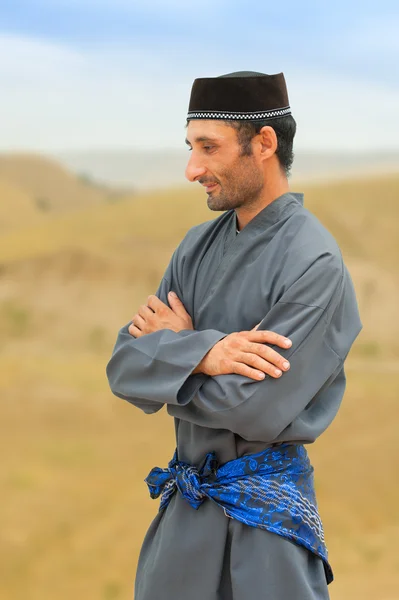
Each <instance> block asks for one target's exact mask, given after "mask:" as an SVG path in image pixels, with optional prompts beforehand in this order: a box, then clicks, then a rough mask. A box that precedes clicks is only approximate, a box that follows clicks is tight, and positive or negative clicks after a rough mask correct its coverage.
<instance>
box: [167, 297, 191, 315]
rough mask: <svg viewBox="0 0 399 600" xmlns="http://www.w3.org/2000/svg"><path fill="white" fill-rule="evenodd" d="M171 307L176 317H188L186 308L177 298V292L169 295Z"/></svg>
mask: <svg viewBox="0 0 399 600" xmlns="http://www.w3.org/2000/svg"><path fill="white" fill-rule="evenodd" d="M168 300H169V306H170V308H171V309H172V310H173V312H174V313H175V314H176V315H186V314H187V311H186V309H185V308H184V305H183V302H182V301H181V300H180V299H179V298H178V297H177V295H176V294H175V292H169V294H168Z"/></svg>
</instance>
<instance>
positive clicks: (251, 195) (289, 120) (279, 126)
mask: <svg viewBox="0 0 399 600" xmlns="http://www.w3.org/2000/svg"><path fill="white" fill-rule="evenodd" d="M223 80H224V81H223ZM234 109H238V110H234ZM244 109H248V110H244ZM295 130H296V124H295V120H294V119H293V117H292V116H291V111H290V108H289V106H288V96H287V92H286V88H285V80H284V76H283V74H282V73H281V74H278V75H264V74H261V73H252V72H249V73H248V72H243V73H231V74H229V75H225V76H222V77H219V78H212V79H197V80H195V82H194V85H193V89H192V93H191V99H190V108H189V113H188V116H187V137H186V143H187V144H188V145H189V146H190V150H191V152H192V154H191V157H190V160H189V162H188V165H187V169H186V177H187V179H189V181H198V182H199V183H201V184H202V185H204V186H205V187H206V191H207V193H208V206H209V208H211V209H212V210H228V209H231V208H239V207H241V206H244V205H245V206H250V205H254V204H256V202H257V200H258V198H259V197H260V195H261V193H262V190H263V189H264V187H265V185H268V184H269V185H270V184H272V183H273V180H275V179H276V177H280V178H281V177H282V176H285V177H287V176H288V175H289V171H290V168H291V165H292V160H293V151H292V147H293V139H294V136H295ZM211 184H216V185H211Z"/></svg>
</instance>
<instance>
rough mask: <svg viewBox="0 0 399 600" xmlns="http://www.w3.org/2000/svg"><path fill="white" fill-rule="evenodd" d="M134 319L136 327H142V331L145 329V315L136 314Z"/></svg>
mask: <svg viewBox="0 0 399 600" xmlns="http://www.w3.org/2000/svg"><path fill="white" fill-rule="evenodd" d="M132 321H133V325H135V327H137V328H138V329H140V331H144V328H145V320H144V319H143V317H141V316H140V315H134V317H133V319H132Z"/></svg>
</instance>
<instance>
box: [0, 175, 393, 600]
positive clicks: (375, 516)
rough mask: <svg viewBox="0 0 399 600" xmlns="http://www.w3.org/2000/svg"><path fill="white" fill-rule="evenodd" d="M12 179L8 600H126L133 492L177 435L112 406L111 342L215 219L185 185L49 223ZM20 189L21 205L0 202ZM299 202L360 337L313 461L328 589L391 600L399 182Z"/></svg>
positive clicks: (316, 193) (310, 192)
mask: <svg viewBox="0 0 399 600" xmlns="http://www.w3.org/2000/svg"><path fill="white" fill-rule="evenodd" d="M7 177H8V179H7V185H4V187H2V186H1V185H0V218H1V215H5V216H7V215H8V221H7V227H6V228H5V229H3V230H1V231H0V361H1V362H0V364H1V367H0V389H1V403H0V451H1V453H2V457H3V459H2V463H1V469H0V494H1V498H2V510H1V512H0V598H1V599H4V600H50V599H51V600H53V599H55V598H57V600H67V599H68V600H70V599H71V598H73V599H76V600H127V599H132V596H133V593H132V587H133V579H134V572H135V566H136V560H137V556H138V552H139V549H140V546H141V542H142V539H143V536H144V534H145V531H146V529H147V527H148V525H149V523H150V521H151V518H152V517H153V515H154V514H155V513H156V511H157V504H158V503H157V502H154V501H151V500H150V499H149V497H148V495H147V491H146V486H145V484H144V482H143V479H144V477H145V476H146V475H147V473H148V471H149V470H150V468H151V467H152V466H154V465H155V464H156V465H159V466H162V465H164V464H165V463H166V462H167V461H168V459H169V458H170V456H171V454H172V451H173V449H174V439H173V424H172V421H171V419H170V417H168V416H167V414H166V413H165V411H161V412H160V413H158V414H157V415H153V416H146V415H144V414H142V413H141V412H140V411H139V410H137V409H135V408H134V407H132V406H131V405H129V404H128V403H126V402H123V401H122V400H119V399H117V398H115V397H113V396H112V394H111V392H110V391H109V390H108V386H107V381H106V377H105V365H106V362H107V360H108V358H109V356H110V353H111V351H112V347H113V344H114V341H115V337H116V333H117V330H118V328H119V327H120V326H121V325H122V324H124V323H125V322H127V321H128V320H129V319H130V317H131V316H132V315H133V314H134V313H135V312H136V309H137V307H138V305H139V304H141V303H142V302H143V301H145V299H146V296H147V295H148V293H152V292H153V291H154V290H155V288H156V287H157V284H158V281H159V279H160V277H161V275H162V272H163V269H164V267H165V265H166V263H167V262H168V259H169V257H170V255H171V253H172V251H173V249H174V247H175V246H176V245H177V243H178V242H179V240H180V239H181V238H182V236H183V235H184V233H185V232H186V231H187V229H188V228H189V227H190V226H191V225H194V224H195V223H198V222H200V221H203V220H206V219H209V218H213V217H214V216H215V215H214V214H212V213H210V212H209V211H208V210H207V208H206V198H205V194H204V192H203V191H201V190H195V189H194V188H193V190H192V192H191V193H188V192H187V191H186V190H175V191H169V192H164V193H157V194H149V193H148V194H145V195H141V196H140V197H139V196H138V197H137V198H131V199H129V198H126V199H124V200H121V201H119V202H112V203H104V202H93V203H90V201H88V202H87V203H85V201H83V200H82V208H81V209H80V210H77V209H76V210H74V211H73V212H67V211H64V212H62V213H60V214H51V215H47V216H46V217H45V218H42V216H41V215H37V214H36V212H35V211H36V210H37V208H36V209H32V203H31V204H29V198H31V199H33V198H34V191H32V190H30V189H28V187H27V188H26V189H24V191H21V189H20V185H19V183H18V182H17V181H15V182H14V181H13V180H12V177H11V176H10V174H8V175H7ZM0 178H1V172H0ZM4 181H6V179H4ZM14 184H15V185H14ZM7 186H8V188H7ZM12 186H14V187H13V189H16V188H18V189H19V190H20V191H19V195H17V194H15V196H14V195H12V194H11V192H10V193H9V192H8V191H7V189H11V187H12ZM298 191H305V194H306V195H305V198H306V205H307V206H308V208H310V209H311V210H312V211H313V212H315V213H316V214H317V215H318V216H319V218H320V219H321V220H322V221H323V222H324V223H325V224H326V226H327V227H328V228H329V229H330V230H331V231H332V232H333V233H334V235H335V236H336V238H337V239H338V241H339V243H340V245H341V247H342V250H343V252H344V255H345V258H346V260H347V263H348V265H349V267H350V270H351V272H352V275H353V278H354V281H355V286H356V289H357V292H358V296H359V303H360V307H361V312H362V317H363V322H364V330H363V332H362V334H361V336H360V337H359V340H358V342H357V344H356V346H355V348H354V349H353V352H352V355H351V357H350V359H349V360H348V363H347V365H348V367H347V374H348V388H347V393H346V396H345V399H344V402H343V405H342V409H341V411H340V413H339V415H338V417H337V418H336V420H335V422H334V423H333V425H332V426H331V427H330V429H329V430H328V431H327V432H326V433H325V434H324V435H323V436H322V437H321V438H320V439H319V440H318V441H317V442H316V444H314V446H313V447H311V448H310V453H311V457H312V459H313V463H314V465H315V471H316V483H317V492H318V499H319V506H320V511H321V514H322V517H323V520H324V525H325V530H326V536H327V541H328V545H329V550H330V557H331V561H332V564H333V567H334V570H335V576H336V581H335V582H334V583H333V584H332V586H331V588H330V593H331V598H332V600H357V599H359V600H395V599H397V598H398V597H399V593H398V587H399V576H398V572H399V558H398V555H397V553H396V552H395V550H394V548H395V543H394V542H395V540H396V536H397V535H398V532H399V516H398V511H397V506H398V503H399V485H398V482H397V476H396V475H397V472H398V466H399V465H398V446H399V444H398V441H397V422H398V416H399V410H398V406H397V399H398V396H399V367H398V357H399V341H398V339H399V320H398V318H397V304H398V285H399V278H398V272H397V257H398V255H399V235H398V234H399V227H398V218H399V206H398V194H399V177H398V176H392V177H388V176H385V177H382V178H380V179H378V178H370V179H366V178H364V179H359V180H356V181H355V180H353V181H346V182H340V183H331V184H329V185H327V184H318V185H312V186H308V187H305V189H304V186H301V189H300V190H298ZM14 197H15V198H17V200H15V204H13V203H12V202H11V198H14ZM26 211H28V212H29V211H30V212H31V213H32V214H31V215H30V216H29V220H28V219H25V216H26ZM11 215H12V218H11ZM18 217H20V218H18ZM154 600H157V599H154ZM159 600H162V599H161V598H160V599H159ZM204 600H206V599H204ZM248 600H250V598H249V599H248ZM287 600H288V599H287Z"/></svg>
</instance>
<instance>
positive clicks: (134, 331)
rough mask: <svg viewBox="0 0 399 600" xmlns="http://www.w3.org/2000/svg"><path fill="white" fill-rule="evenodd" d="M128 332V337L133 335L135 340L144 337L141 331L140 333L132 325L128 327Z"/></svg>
mask: <svg viewBox="0 0 399 600" xmlns="http://www.w3.org/2000/svg"><path fill="white" fill-rule="evenodd" d="M128 331H129V333H130V335H133V336H134V337H135V338H139V337H141V336H142V335H144V333H143V332H142V331H140V329H139V328H138V327H136V326H135V325H134V324H131V325H129V327H128Z"/></svg>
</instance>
